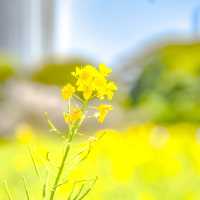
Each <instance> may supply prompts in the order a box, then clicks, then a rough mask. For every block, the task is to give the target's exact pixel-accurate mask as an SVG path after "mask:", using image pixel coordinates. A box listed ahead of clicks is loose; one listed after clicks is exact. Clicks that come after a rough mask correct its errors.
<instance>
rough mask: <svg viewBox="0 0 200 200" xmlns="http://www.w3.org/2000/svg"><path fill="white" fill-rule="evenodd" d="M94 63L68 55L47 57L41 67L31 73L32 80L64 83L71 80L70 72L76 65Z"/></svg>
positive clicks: (46, 82)
mask: <svg viewBox="0 0 200 200" xmlns="http://www.w3.org/2000/svg"><path fill="white" fill-rule="evenodd" d="M86 64H95V63H94V62H93V61H91V60H89V59H86V58H82V57H78V56H77V57H69V58H66V59H65V60H62V61H61V60H59V59H49V60H48V61H47V62H45V63H44V64H43V65H42V66H41V68H39V69H38V70H37V71H35V72H34V73H33V75H32V80H33V81H35V82H40V83H43V84H49V85H59V86H61V85H64V84H66V82H70V81H72V80H71V79H72V77H71V72H72V71H74V69H75V67H76V66H80V65H86Z"/></svg>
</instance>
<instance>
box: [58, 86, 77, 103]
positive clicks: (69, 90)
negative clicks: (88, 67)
mask: <svg viewBox="0 0 200 200" xmlns="http://www.w3.org/2000/svg"><path fill="white" fill-rule="evenodd" d="M74 93H75V88H74V87H73V86H72V85H71V84H70V83H68V84H67V85H65V86H64V87H63V88H62V90H61V94H62V97H63V99H64V100H68V99H70V98H71V97H72V95H73V94H74Z"/></svg>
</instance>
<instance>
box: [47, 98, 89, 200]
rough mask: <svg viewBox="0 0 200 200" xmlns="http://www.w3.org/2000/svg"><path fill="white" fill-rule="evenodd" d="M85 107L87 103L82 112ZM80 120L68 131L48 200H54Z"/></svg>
mask: <svg viewBox="0 0 200 200" xmlns="http://www.w3.org/2000/svg"><path fill="white" fill-rule="evenodd" d="M86 107H87V102H85V103H84V105H83V109H82V110H83V112H84V111H85V109H86ZM82 120H83V119H81V120H80V121H79V122H78V123H76V124H75V125H74V126H73V127H71V128H70V130H69V136H68V144H67V146H66V148H65V152H64V155H63V158H62V160H61V163H60V167H59V170H58V173H57V175H56V178H55V181H54V184H53V188H52V191H51V193H50V199H49V200H53V199H54V196H55V192H56V190H57V186H58V184H59V181H60V178H61V175H62V172H63V169H64V166H65V162H66V160H67V157H68V155H69V152H70V149H71V142H72V140H73V137H74V135H76V133H77V131H78V129H79V127H80V125H81V123H82Z"/></svg>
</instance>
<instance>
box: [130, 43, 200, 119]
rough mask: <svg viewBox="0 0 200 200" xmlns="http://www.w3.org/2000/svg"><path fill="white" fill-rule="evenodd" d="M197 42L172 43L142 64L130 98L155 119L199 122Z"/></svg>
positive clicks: (199, 92) (199, 84) (198, 46)
mask: <svg viewBox="0 0 200 200" xmlns="http://www.w3.org/2000/svg"><path fill="white" fill-rule="evenodd" d="M199 52H200V44H199V43H192V44H171V45H167V46H165V47H163V48H161V49H159V50H158V51H156V52H154V57H153V59H151V61H150V62H145V63H147V64H146V65H144V66H143V67H144V70H143V72H142V73H141V75H140V77H139V79H138V81H137V83H136V85H135V86H134V87H133V89H132V91H131V97H132V99H133V102H134V104H135V105H136V106H139V107H141V108H143V109H146V110H147V111H149V113H150V116H151V118H152V119H153V120H155V121H160V122H175V121H191V122H200V87H199V86H200V55H199Z"/></svg>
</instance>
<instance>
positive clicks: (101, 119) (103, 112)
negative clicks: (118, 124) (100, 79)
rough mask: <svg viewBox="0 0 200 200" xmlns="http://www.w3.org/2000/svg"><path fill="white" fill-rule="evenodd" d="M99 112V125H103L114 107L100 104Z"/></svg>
mask: <svg viewBox="0 0 200 200" xmlns="http://www.w3.org/2000/svg"><path fill="white" fill-rule="evenodd" d="M97 110H98V111H99V113H98V122H99V123H103V122H104V120H105V118H106V116H107V114H108V112H109V111H110V110H112V105H108V104H100V105H99V106H98V107H97Z"/></svg>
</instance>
